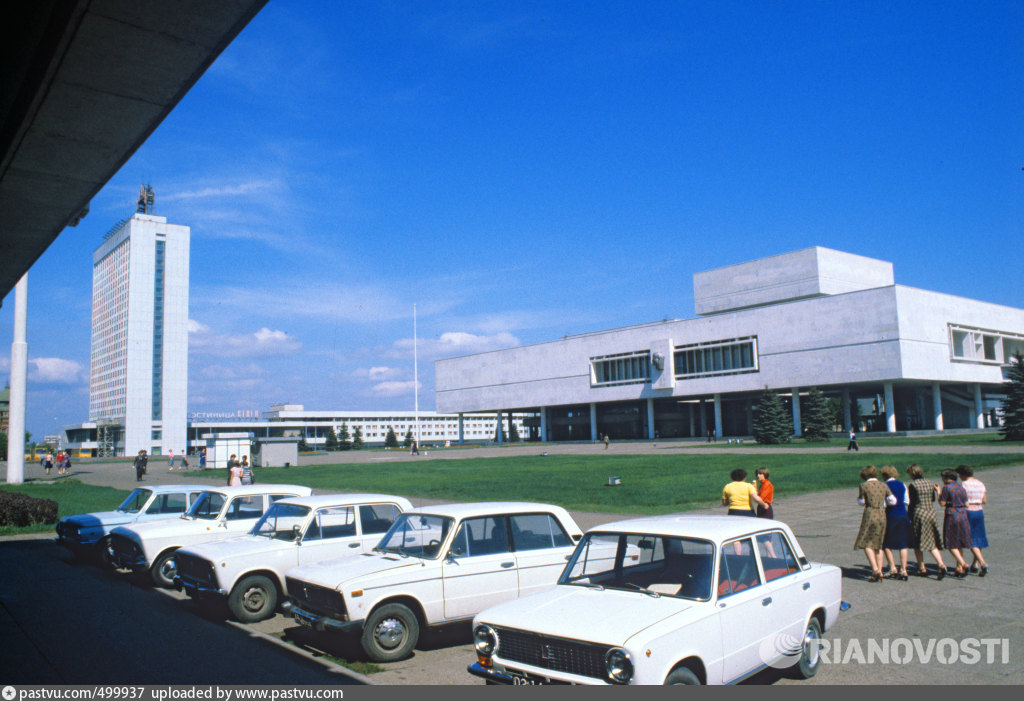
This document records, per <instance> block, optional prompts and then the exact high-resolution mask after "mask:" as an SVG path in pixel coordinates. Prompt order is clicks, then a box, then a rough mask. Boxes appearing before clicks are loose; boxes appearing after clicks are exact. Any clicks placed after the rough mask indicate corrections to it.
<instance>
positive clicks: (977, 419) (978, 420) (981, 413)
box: [11, 357, 985, 428]
mask: <svg viewBox="0 0 1024 701" xmlns="http://www.w3.org/2000/svg"><path fill="white" fill-rule="evenodd" d="M13 361H14V359H13V357H12V359H11V364H12V365H13V364H14V362H13ZM11 398H12V400H13V398H14V383H13V382H12V383H11ZM13 413H14V402H13V401H12V402H11V414H12V415H13ZM974 425H975V426H977V427H978V428H985V409H984V407H983V406H982V403H981V385H974Z"/></svg>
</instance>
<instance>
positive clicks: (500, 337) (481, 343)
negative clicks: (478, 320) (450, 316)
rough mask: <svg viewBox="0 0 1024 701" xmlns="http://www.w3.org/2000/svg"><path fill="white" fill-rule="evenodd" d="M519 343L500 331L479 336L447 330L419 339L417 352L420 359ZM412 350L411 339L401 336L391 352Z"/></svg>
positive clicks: (399, 354)
mask: <svg viewBox="0 0 1024 701" xmlns="http://www.w3.org/2000/svg"><path fill="white" fill-rule="evenodd" d="M518 345H520V341H519V339H518V338H516V337H515V336H513V335H512V334H510V333H508V332H507V331H502V332H500V333H496V334H494V335H493V336H480V335H477V334H472V333H467V332H465V331H447V332H445V333H442V334H441V336H440V337H439V338H437V339H432V338H428V339H420V340H419V341H418V343H417V347H416V350H417V353H418V355H419V357H420V358H421V359H423V358H426V359H435V358H447V357H452V356H459V355H471V354H473V353H485V352H487V351H492V350H500V349H504V348H514V347H515V346H518ZM412 351H413V339H411V338H403V339H400V340H398V341H395V343H394V345H393V346H392V351H391V354H392V355H394V356H397V357H402V358H405V357H409V356H410V355H412Z"/></svg>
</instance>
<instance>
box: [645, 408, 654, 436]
mask: <svg viewBox="0 0 1024 701" xmlns="http://www.w3.org/2000/svg"><path fill="white" fill-rule="evenodd" d="M647 439H648V440H651V441H653V440H654V400H653V399H648V400H647Z"/></svg>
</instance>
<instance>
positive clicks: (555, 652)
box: [494, 628, 610, 679]
mask: <svg viewBox="0 0 1024 701" xmlns="http://www.w3.org/2000/svg"><path fill="white" fill-rule="evenodd" d="M494 630H495V631H496V632H497V633H498V650H497V652H496V653H495V654H496V655H497V656H498V657H500V658H501V659H502V660H504V661H507V662H522V663H523V664H528V665H532V666H534V667H542V668H544V669H550V670H551V671H553V672H567V673H569V674H578V675H580V676H582V677H593V678H595V679H605V678H606V677H607V674H606V672H605V663H604V656H605V653H607V652H608V650H609V649H610V648H609V647H608V646H607V645H595V644H594V643H585V642H580V641H578V640H566V639H564V638H552V637H549V636H545V635H537V634H535V633H527V632H525V631H521V630H514V629H511V628H495V629H494Z"/></svg>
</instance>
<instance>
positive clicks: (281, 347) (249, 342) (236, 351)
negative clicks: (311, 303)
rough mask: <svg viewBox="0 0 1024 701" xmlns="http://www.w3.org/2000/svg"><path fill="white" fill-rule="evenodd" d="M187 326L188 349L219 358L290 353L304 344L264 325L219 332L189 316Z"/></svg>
mask: <svg viewBox="0 0 1024 701" xmlns="http://www.w3.org/2000/svg"><path fill="white" fill-rule="evenodd" d="M188 330H189V339H188V345H189V351H193V352H195V353H198V354H202V355H209V356H214V357H219V358H241V357H249V356H268V355H289V354H291V353H295V352H296V351H298V350H299V349H301V348H302V343H300V342H299V341H298V339H296V338H295V337H294V336H289V335H288V334H287V333H285V332H284V331H278V330H272V329H269V328H267V327H265V326H264V327H263V328H261V329H260V330H259V331H255V332H253V333H250V334H234V335H232V334H218V333H215V332H214V331H213V330H212V329H210V327H208V326H205V325H203V324H201V323H200V322H198V321H195V320H194V319H189V323H188Z"/></svg>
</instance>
